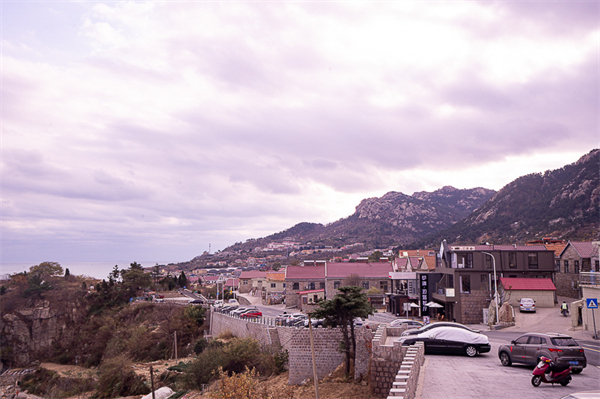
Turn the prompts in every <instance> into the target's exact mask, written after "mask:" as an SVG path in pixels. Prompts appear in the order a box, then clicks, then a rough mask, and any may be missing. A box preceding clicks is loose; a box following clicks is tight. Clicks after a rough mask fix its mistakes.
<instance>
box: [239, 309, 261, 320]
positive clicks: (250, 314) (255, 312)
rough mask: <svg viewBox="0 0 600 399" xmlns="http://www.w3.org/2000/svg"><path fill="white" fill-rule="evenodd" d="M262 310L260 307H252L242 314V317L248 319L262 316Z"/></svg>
mask: <svg viewBox="0 0 600 399" xmlns="http://www.w3.org/2000/svg"><path fill="white" fill-rule="evenodd" d="M262 315H263V314H262V312H261V311H260V310H258V309H251V310H247V311H245V312H244V313H242V314H240V317H241V318H245V319H246V318H247V319H251V318H254V317H262Z"/></svg>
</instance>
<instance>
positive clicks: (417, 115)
mask: <svg viewBox="0 0 600 399" xmlns="http://www.w3.org/2000/svg"><path fill="white" fill-rule="evenodd" d="M0 7H1V8H2V9H1V18H2V21H1V23H2V32H1V40H2V82H1V83H2V85H1V95H2V110H1V112H2V114H1V119H2V142H1V151H2V152H1V168H2V169H1V173H2V192H1V204H2V215H1V217H2V220H1V223H2V225H1V234H2V236H1V244H2V248H1V255H0V261H1V262H2V263H10V262H35V263H37V262H41V261H44V260H52V261H58V262H70V261H84V260H85V261H92V260H96V261H134V260H136V261H155V260H156V261H160V262H162V261H168V262H176V261H184V260H189V259H191V258H193V257H194V256H197V255H199V254H201V253H202V252H203V251H205V250H208V249H209V243H210V244H211V248H212V250H213V251H215V250H218V249H223V248H224V247H226V246H228V245H230V244H233V243H234V242H236V241H245V240H246V239H248V238H257V237H263V236H266V235H268V234H271V233H274V232H277V231H281V230H284V229H286V228H288V227H291V226H293V225H294V224H296V223H299V222H303V221H307V222H319V223H328V222H333V221H335V220H337V219H339V218H342V217H345V216H348V215H350V214H352V213H353V212H354V207H355V206H356V205H357V204H358V203H359V202H360V200H361V199H363V198H367V197H374V196H381V195H383V194H385V193H386V192H388V191H401V192H403V193H406V194H412V193H413V192H415V191H422V190H426V191H433V190H436V189H438V188H440V187H442V186H444V185H452V186H455V187H457V188H472V187H480V186H481V187H486V188H491V189H496V190H498V189H500V188H502V187H503V186H504V185H505V184H507V183H509V182H511V181H512V180H514V179H515V178H517V177H519V176H522V175H524V174H527V173H532V172H543V171H545V170H548V169H556V168H559V167H561V166H563V165H565V164H568V163H571V162H574V161H576V160H577V159H578V158H579V157H581V156H582V155H584V154H585V153H587V152H589V151H590V150H592V149H593V148H597V147H598V124H599V117H598V114H599V96H598V90H599V50H598V49H599V35H600V33H599V32H600V30H599V10H598V2H597V1H576V0H575V1H573V0H570V1H547V2H538V1H531V2H528V1H519V2H508V1H506V2H505V1H464V2H463V1H417V2H412V1H397V2H350V1H348V2H291V1H290V2H271V1H243V2H235V1H234V2H225V1H220V2H210V1H185V2H183V1H181V2H180V1H165V2H157V1H148V2H143V1H139V2H138V1H136V2H115V1H110V2H91V1H83V0H81V1H60V2H53V1H43V2H22V1H14V2H10V1H6V0H3V1H2V3H1V5H0Z"/></svg>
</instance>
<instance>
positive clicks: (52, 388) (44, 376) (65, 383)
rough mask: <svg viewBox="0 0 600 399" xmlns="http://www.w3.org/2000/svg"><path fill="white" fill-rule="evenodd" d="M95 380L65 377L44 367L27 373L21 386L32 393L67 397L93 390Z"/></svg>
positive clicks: (48, 396) (46, 396)
mask: <svg viewBox="0 0 600 399" xmlns="http://www.w3.org/2000/svg"><path fill="white" fill-rule="evenodd" d="M95 385H96V384H95V382H94V380H93V379H91V378H65V377H61V376H60V375H59V374H58V373H56V372H54V371H50V370H47V369H44V368H41V369H38V370H36V371H35V372H34V373H31V374H27V375H25V376H24V377H23V379H22V380H21V388H22V389H23V390H26V391H27V392H29V393H30V394H32V395H40V396H43V397H45V398H68V397H71V396H79V395H82V394H84V393H86V392H89V391H93V390H94V388H95Z"/></svg>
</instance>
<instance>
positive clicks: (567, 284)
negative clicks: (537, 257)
mask: <svg viewBox="0 0 600 399" xmlns="http://www.w3.org/2000/svg"><path fill="white" fill-rule="evenodd" d="M569 269H570V270H573V265H571V266H570V267H569ZM578 282H579V274H575V273H556V275H555V277H554V285H555V286H556V295H557V296H566V297H568V298H575V299H577V298H579V288H578V286H577V283H578Z"/></svg>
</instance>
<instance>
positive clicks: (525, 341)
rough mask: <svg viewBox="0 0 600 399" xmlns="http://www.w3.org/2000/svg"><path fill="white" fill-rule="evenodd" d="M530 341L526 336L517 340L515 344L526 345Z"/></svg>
mask: <svg viewBox="0 0 600 399" xmlns="http://www.w3.org/2000/svg"><path fill="white" fill-rule="evenodd" d="M528 339H529V337H528V336H527V335H525V336H524V337H521V338H518V339H516V340H515V343H516V344H517V345H524V344H526V343H527V340H528Z"/></svg>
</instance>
